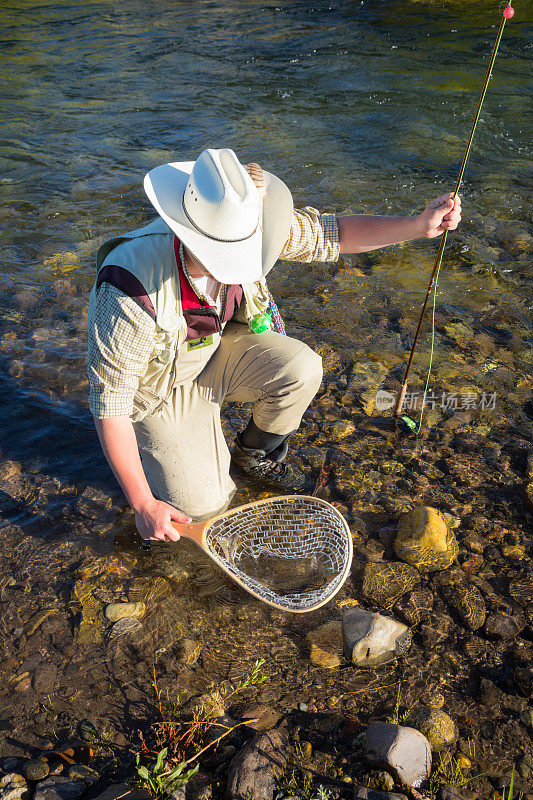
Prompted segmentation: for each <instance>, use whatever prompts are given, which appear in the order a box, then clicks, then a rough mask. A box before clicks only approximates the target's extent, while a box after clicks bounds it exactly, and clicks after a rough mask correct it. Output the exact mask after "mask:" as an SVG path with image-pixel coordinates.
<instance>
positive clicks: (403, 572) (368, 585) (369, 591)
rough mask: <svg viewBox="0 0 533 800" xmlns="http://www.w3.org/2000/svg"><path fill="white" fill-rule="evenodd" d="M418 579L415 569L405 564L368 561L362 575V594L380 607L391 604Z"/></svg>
mask: <svg viewBox="0 0 533 800" xmlns="http://www.w3.org/2000/svg"><path fill="white" fill-rule="evenodd" d="M419 581H420V575H419V573H418V572H417V570H416V569H414V568H413V567H410V566H408V565H407V564H398V563H395V562H388V561H382V562H381V563H370V564H367V565H366V567H365V572H364V575H363V589H362V591H363V594H364V595H365V597H368V599H369V600H372V601H373V602H374V603H376V604H377V605H379V606H381V607H382V608H388V607H389V606H391V605H392V604H393V603H394V602H395V601H396V600H398V598H399V597H401V596H402V594H405V593H406V592H408V591H409V590H410V589H413V588H414V587H415V586H416V585H417V583H419Z"/></svg>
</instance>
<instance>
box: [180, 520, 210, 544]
mask: <svg viewBox="0 0 533 800" xmlns="http://www.w3.org/2000/svg"><path fill="white" fill-rule="evenodd" d="M212 521H213V520H211V519H207V520H205V521H204V522H188V523H185V524H184V523H181V522H174V521H173V520H171V523H170V524H171V525H172V527H173V528H175V529H176V530H177V532H178V533H179V535H180V536H184V537H185V538H186V539H191V541H193V542H196V544H197V545H198V546H199V547H201V548H202V549H203V550H205V536H204V534H205V531H206V528H207V527H208V526H209V525H210V524H211V522H212Z"/></svg>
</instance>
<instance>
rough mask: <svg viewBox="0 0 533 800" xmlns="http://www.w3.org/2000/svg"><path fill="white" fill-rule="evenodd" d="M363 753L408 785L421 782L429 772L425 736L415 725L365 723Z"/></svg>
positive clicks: (429, 757) (429, 752) (429, 754)
mask: <svg viewBox="0 0 533 800" xmlns="http://www.w3.org/2000/svg"><path fill="white" fill-rule="evenodd" d="M365 757H366V759H367V760H368V761H369V762H370V763H371V764H377V765H378V766H380V767H384V768H385V769H386V770H387V771H388V772H390V773H391V774H392V775H393V777H394V778H395V779H396V780H397V781H399V782H400V783H405V784H407V785H408V786H414V787H418V786H421V785H422V784H423V783H424V781H426V780H427V779H428V778H429V773H430V772H431V747H430V745H429V742H428V740H427V739H426V737H425V736H424V735H423V734H422V733H420V731H417V730H415V729H414V728H406V727H403V726H402V725H393V724H392V723H390V722H373V723H372V724H371V725H370V726H369V727H368V730H367V732H366V741H365Z"/></svg>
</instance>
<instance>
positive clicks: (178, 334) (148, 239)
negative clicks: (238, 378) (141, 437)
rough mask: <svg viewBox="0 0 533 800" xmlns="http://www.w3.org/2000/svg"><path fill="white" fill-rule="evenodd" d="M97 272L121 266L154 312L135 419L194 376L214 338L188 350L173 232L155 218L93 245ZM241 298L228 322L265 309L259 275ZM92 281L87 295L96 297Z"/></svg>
mask: <svg viewBox="0 0 533 800" xmlns="http://www.w3.org/2000/svg"><path fill="white" fill-rule="evenodd" d="M96 263H97V272H98V273H99V272H100V270H101V269H103V267H105V266H111V265H113V266H117V267H121V268H123V269H126V270H127V271H128V272H129V273H131V274H132V275H133V276H134V277H135V278H136V279H137V280H138V281H139V282H140V283H141V284H142V286H143V287H144V290H145V292H146V295H147V296H148V298H149V300H150V301H151V303H152V306H153V310H154V312H155V326H156V329H155V334H154V346H153V351H152V354H151V356H150V360H149V362H148V367H147V369H146V372H145V374H144V375H143V377H142V378H141V381H140V383H139V389H138V391H137V393H136V395H135V399H134V404H133V414H132V419H133V420H134V421H135V422H138V421H139V420H141V419H143V417H145V416H147V415H148V414H153V413H155V412H156V411H157V410H158V408H159V407H160V406H161V405H162V404H163V403H164V402H165V400H166V399H167V398H168V397H169V396H170V394H171V392H172V390H173V388H174V386H176V385H177V384H179V383H183V382H184V381H186V380H192V379H193V378H194V377H196V376H197V375H198V374H199V373H200V372H201V370H202V369H203V367H204V366H205V364H206V363H207V361H208V360H209V358H211V356H212V354H213V352H214V351H215V350H216V348H217V347H218V345H219V343H220V334H214V335H213V343H212V344H211V345H209V346H208V347H200V348H198V349H197V350H188V349H187V346H186V336H187V323H186V320H185V316H184V314H183V312H182V308H181V291H180V280H179V273H178V267H177V263H176V256H175V253H174V232H173V231H172V230H171V229H170V228H169V226H168V225H167V224H166V222H164V220H162V219H161V218H158V219H156V220H154V222H152V223H150V224H149V225H146V226H145V227H144V228H140V229H139V230H136V231H132V232H131V233H125V234H123V235H122V236H120V237H118V238H116V239H110V240H109V241H107V242H105V243H104V244H103V245H102V246H101V247H100V249H99V250H98V253H97V257H96ZM242 288H243V292H244V297H243V302H242V303H241V306H240V308H239V311H238V312H237V314H236V315H235V316H234V317H233V320H234V321H237V322H241V323H243V324H246V325H247V324H248V323H249V321H250V319H251V318H252V317H253V316H254V315H256V314H259V313H262V312H264V311H266V310H267V309H268V306H269V300H270V297H269V293H268V288H267V284H266V281H265V280H264V278H263V279H261V280H259V281H256V282H254V283H246V284H242ZM96 291H97V290H96V284H95V286H94V287H93V290H92V292H91V296H90V300H89V315H91V306H92V304H94V303H95V302H96Z"/></svg>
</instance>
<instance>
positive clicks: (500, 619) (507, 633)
mask: <svg viewBox="0 0 533 800" xmlns="http://www.w3.org/2000/svg"><path fill="white" fill-rule="evenodd" d="M523 627H524V626H523V624H522V625H521V624H520V622H519V621H518V620H517V619H516V617H512V616H511V615H510V614H491V615H490V616H489V617H487V619H486V620H485V633H486V634H487V636H490V637H491V638H494V639H513V638H514V637H515V636H517V635H518V634H519V633H520V631H521V630H522V628H523Z"/></svg>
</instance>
